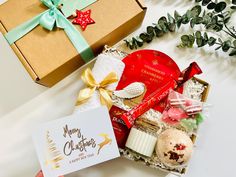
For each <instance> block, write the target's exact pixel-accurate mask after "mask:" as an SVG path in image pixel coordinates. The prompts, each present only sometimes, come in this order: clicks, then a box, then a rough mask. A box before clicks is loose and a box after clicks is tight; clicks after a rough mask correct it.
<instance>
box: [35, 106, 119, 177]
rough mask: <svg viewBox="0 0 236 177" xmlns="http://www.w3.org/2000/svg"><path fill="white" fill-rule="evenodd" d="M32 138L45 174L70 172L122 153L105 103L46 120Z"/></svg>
mask: <svg viewBox="0 0 236 177" xmlns="http://www.w3.org/2000/svg"><path fill="white" fill-rule="evenodd" d="M98 122H99V123H98ZM33 141H34V144H35V147H36V152H37V155H38V158H39V161H40V164H41V167H42V170H43V173H44V176H45V177H53V176H55V177H56V176H61V175H65V174H69V173H72V172H75V171H78V170H80V169H83V168H86V167H89V166H92V165H95V164H98V163H102V162H104V161H108V160H111V159H113V158H116V157H119V156H120V154H119V150H118V147H117V143H116V140H115V136H114V132H113V128H112V125H111V122H110V117H109V114H108V110H107V108H106V107H99V108H96V109H93V110H90V111H86V112H83V113H74V114H73V115H71V116H68V117H65V118H62V119H59V120H55V121H52V122H49V123H46V124H45V125H42V126H40V127H39V128H38V129H37V130H36V131H35V132H34V133H33Z"/></svg>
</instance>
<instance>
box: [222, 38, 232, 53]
mask: <svg viewBox="0 0 236 177" xmlns="http://www.w3.org/2000/svg"><path fill="white" fill-rule="evenodd" d="M230 45H231V41H230V40H227V41H225V42H223V43H222V50H223V51H224V52H228V50H229V49H230Z"/></svg>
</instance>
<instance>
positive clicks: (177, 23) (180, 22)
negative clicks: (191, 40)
mask: <svg viewBox="0 0 236 177" xmlns="http://www.w3.org/2000/svg"><path fill="white" fill-rule="evenodd" d="M181 24H182V18H181V19H179V20H177V21H176V25H177V27H178V28H180V26H181Z"/></svg>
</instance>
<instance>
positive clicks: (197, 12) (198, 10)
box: [191, 5, 202, 17]
mask: <svg viewBox="0 0 236 177" xmlns="http://www.w3.org/2000/svg"><path fill="white" fill-rule="evenodd" d="M201 11H202V7H201V6H200V5H197V6H194V7H193V8H192V9H191V13H192V16H193V17H196V16H199V15H200V13H201Z"/></svg>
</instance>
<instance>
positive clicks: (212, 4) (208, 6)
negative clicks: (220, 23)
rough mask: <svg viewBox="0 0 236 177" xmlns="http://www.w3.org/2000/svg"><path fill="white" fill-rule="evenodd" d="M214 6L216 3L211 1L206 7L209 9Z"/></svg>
mask: <svg viewBox="0 0 236 177" xmlns="http://www.w3.org/2000/svg"><path fill="white" fill-rule="evenodd" d="M215 7H216V3H214V2H211V3H210V4H208V5H207V8H208V9H210V10H212V9H215Z"/></svg>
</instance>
